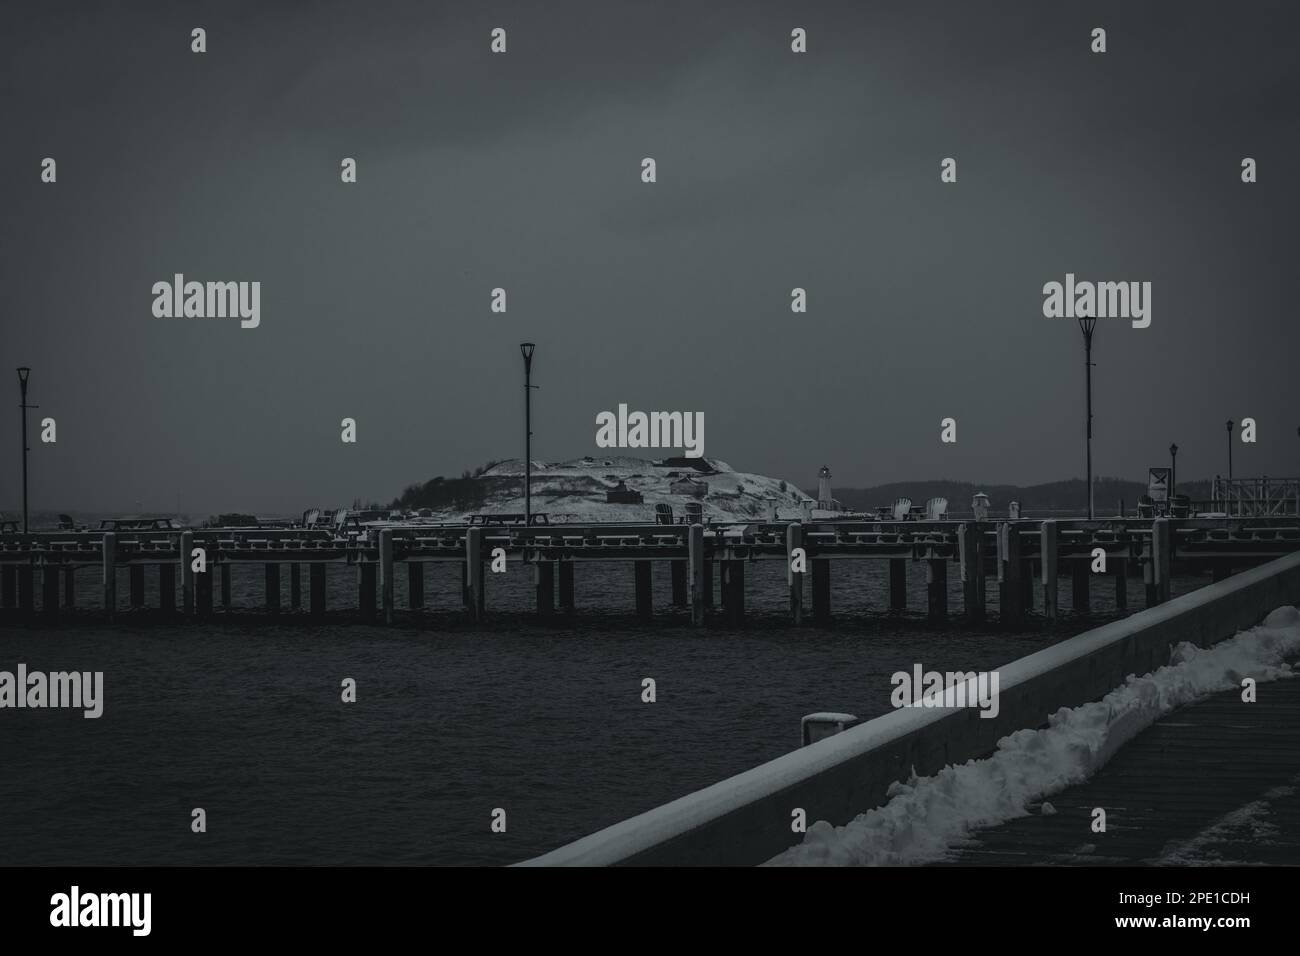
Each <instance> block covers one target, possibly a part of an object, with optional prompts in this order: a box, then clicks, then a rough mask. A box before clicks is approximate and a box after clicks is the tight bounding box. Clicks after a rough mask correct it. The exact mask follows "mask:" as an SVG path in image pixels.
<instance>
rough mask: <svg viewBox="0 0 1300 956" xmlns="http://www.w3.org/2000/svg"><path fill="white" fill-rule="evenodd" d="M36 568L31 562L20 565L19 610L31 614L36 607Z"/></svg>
mask: <svg viewBox="0 0 1300 956" xmlns="http://www.w3.org/2000/svg"><path fill="white" fill-rule="evenodd" d="M35 580H36V569H35V568H33V567H32V566H31V565H30V564H22V565H19V566H18V610H20V611H22V612H23V613H24V614H31V613H32V611H33V610H35V608H36V604H35V601H36V597H35V588H36V585H35Z"/></svg>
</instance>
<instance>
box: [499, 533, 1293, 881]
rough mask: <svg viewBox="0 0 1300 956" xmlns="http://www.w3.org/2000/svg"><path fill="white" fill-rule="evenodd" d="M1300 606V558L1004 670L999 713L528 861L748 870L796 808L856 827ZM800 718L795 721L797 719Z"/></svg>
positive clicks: (786, 766) (734, 787)
mask: <svg viewBox="0 0 1300 956" xmlns="http://www.w3.org/2000/svg"><path fill="white" fill-rule="evenodd" d="M1298 602H1300V553H1296V554H1291V555H1288V556H1286V557H1283V558H1278V559H1277V560H1275V561H1272V562H1270V563H1268V564H1266V565H1262V566H1260V567H1257V568H1254V569H1252V570H1250V571H1246V572H1243V573H1241V574H1238V575H1235V576H1233V577H1231V578H1228V579H1227V580H1224V581H1220V582H1218V583H1215V584H1211V585H1209V586H1207V587H1204V588H1201V589H1200V590H1198V591H1194V592H1192V593H1191V594H1187V595H1184V596H1182V597H1180V598H1177V599H1175V600H1173V601H1170V602H1168V603H1166V604H1163V605H1160V606H1157V607H1153V608H1150V609H1148V610H1145V611H1141V612H1139V613H1137V614H1134V615H1132V616H1130V617H1128V618H1125V619H1124V620H1122V621H1116V622H1114V623H1111V624H1107V625H1105V626H1103V627H1099V628H1095V629H1094V630H1091V631H1086V632H1084V633H1083V634H1079V635H1077V636H1076V637H1073V638H1070V639H1069V640H1066V641H1063V642H1062V643H1060V644H1057V645H1054V646H1052V647H1049V648H1046V649H1044V650H1042V651H1039V652H1037V653H1034V654H1030V655H1029V656H1027V657H1022V658H1020V659H1019V660H1016V661H1013V662H1012V663H1010V664H1007V665H1005V666H1003V667H1001V668H999V669H998V670H999V674H1000V679H1001V687H1000V700H1001V709H1000V711H999V713H998V715H997V717H995V718H992V719H987V718H981V717H980V711H979V710H978V709H977V708H961V709H956V708H953V709H944V708H921V707H909V708H903V709H900V710H895V711H893V712H892V713H889V714H886V715H884V716H882V717H877V718H875V719H874V720H870V721H867V722H866V723H864V724H860V725H859V726H857V727H854V728H852V729H850V730H848V731H845V732H844V733H841V734H837V735H835V736H833V737H829V738H827V739H825V740H822V741H820V742H818V743H816V744H813V745H811V746H809V747H804V748H802V749H800V750H796V751H794V752H792V753H789V754H786V755H784V756H782V757H778V758H777V759H775V760H772V761H769V762H768V763H765V764H763V765H761V766H759V767H755V768H754V769H752V770H748V771H746V772H744V773H742V774H738V775H737V776H734V777H731V778H729V779H727V780H723V781H721V782H720V783H716V784H714V785H713V786H710V787H706V788H704V789H703V790H699V791H697V792H695V793H692V794H689V795H687V796H685V797H681V798H679V799H677V800H674V801H672V802H671V803H667V804H664V805H663V806H661V807H656V808H655V809H653V810H649V811H647V812H645V813H642V814H640V815H638V816H635V817H632V818H630V819H628V820H624V821H623V822H621V823H617V824H615V825H613V826H611V827H607V828H605V829H604V830H601V831H599V832H597V833H594V834H591V835H590V836H587V837H583V838H582V839H580V840H576V841H574V842H573V843H570V844H568V845H566V846H563V847H560V848H559V849H556V850H553V851H551V852H550V853H547V854H544V855H543V856H540V857H537V858H535V859H533V860H529V861H527V862H526V863H525V864H523V865H530V866H560V865H576V866H608V865H616V864H630V865H641V866H653V865H679V866H698V865H705V866H707V865H752V864H758V863H762V862H763V861H765V860H767V859H770V858H771V857H773V856H775V855H776V854H778V853H780V852H781V851H783V850H785V849H786V848H788V847H790V846H792V845H793V844H794V843H796V842H798V841H799V840H800V839H801V836H800V835H799V834H795V833H792V832H791V830H790V822H791V811H792V810H793V809H794V808H796V807H802V808H803V809H804V810H805V811H806V812H807V817H808V821H809V822H810V823H811V822H812V821H814V820H829V821H831V822H832V823H834V824H836V825H842V824H845V823H847V822H848V821H849V820H851V819H852V818H853V817H854V816H856V815H857V814H859V813H861V812H863V811H865V810H868V809H871V808H872V807H877V806H880V805H881V804H882V803H884V802H885V794H886V791H887V790H888V788H889V786H890V784H892V783H893V782H894V781H896V780H905V779H906V778H907V777H908V776H909V775H910V773H911V771H912V770H913V768H915V770H916V772H917V773H918V774H920V775H923V776H928V775H930V774H933V773H935V772H937V771H938V770H940V769H942V768H943V767H944V766H946V765H947V764H950V763H961V762H963V761H966V760H969V759H971V758H975V757H980V756H983V755H985V754H988V753H990V752H992V751H993V750H994V749H995V747H996V745H997V742H998V740H1000V739H1001V738H1002V737H1004V736H1006V735H1007V734H1009V733H1012V732H1014V731H1016V730H1021V729H1024V728H1034V727H1040V726H1043V725H1045V724H1046V722H1047V717H1048V715H1049V714H1051V713H1053V712H1055V711H1056V710H1058V709H1059V708H1061V707H1074V706H1077V705H1079V704H1082V703H1085V702H1087V701H1090V700H1096V699H1098V698H1100V697H1102V696H1104V695H1105V694H1106V693H1107V692H1108V691H1110V690H1111V689H1113V688H1114V687H1116V686H1118V685H1119V684H1121V683H1123V681H1124V679H1125V678H1126V677H1127V676H1128V675H1130V674H1145V673H1147V672H1149V671H1152V670H1154V669H1156V668H1158V667H1160V666H1162V665H1163V664H1165V663H1167V662H1168V660H1169V652H1170V648H1171V647H1172V646H1173V645H1175V644H1178V643H1180V642H1182V641H1191V642H1192V643H1195V644H1198V645H1200V646H1207V645H1210V644H1214V643H1216V642H1218V641H1220V640H1223V639H1224V638H1227V637H1231V636H1232V635H1233V634H1234V633H1236V632H1237V631H1239V630H1241V629H1243V628H1247V627H1250V626H1252V625H1254V624H1257V623H1259V622H1260V621H1261V620H1262V619H1263V618H1264V617H1265V616H1266V615H1267V614H1268V612H1269V611H1271V610H1272V609H1273V608H1275V607H1278V606H1280V605H1284V604H1296V603H1298ZM791 719H792V720H794V719H797V715H792V717H791Z"/></svg>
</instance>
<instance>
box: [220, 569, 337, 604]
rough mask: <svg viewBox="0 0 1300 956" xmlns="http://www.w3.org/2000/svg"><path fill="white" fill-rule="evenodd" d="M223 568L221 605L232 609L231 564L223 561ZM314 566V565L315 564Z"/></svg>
mask: <svg viewBox="0 0 1300 956" xmlns="http://www.w3.org/2000/svg"><path fill="white" fill-rule="evenodd" d="M217 567H219V568H220V569H221V606H222V607H224V608H225V609H226V610H229V609H230V565H229V564H227V563H226V562H224V561H222V562H221V563H220V564H219V565H217ZM313 567H314V565H313Z"/></svg>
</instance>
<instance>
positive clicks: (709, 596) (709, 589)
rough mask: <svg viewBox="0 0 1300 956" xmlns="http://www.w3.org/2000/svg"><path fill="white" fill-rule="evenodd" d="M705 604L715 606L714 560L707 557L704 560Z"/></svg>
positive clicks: (708, 606) (710, 606)
mask: <svg viewBox="0 0 1300 956" xmlns="http://www.w3.org/2000/svg"><path fill="white" fill-rule="evenodd" d="M704 606H705V607H706V608H712V607H713V562H712V561H711V560H709V559H707V558H706V559H705V561H704Z"/></svg>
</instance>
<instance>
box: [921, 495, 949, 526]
mask: <svg viewBox="0 0 1300 956" xmlns="http://www.w3.org/2000/svg"><path fill="white" fill-rule="evenodd" d="M947 517H948V499H947V498H931V499H930V500H929V501H927V502H926V503H925V520H926V521H943V520H944V519H945V518H947Z"/></svg>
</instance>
